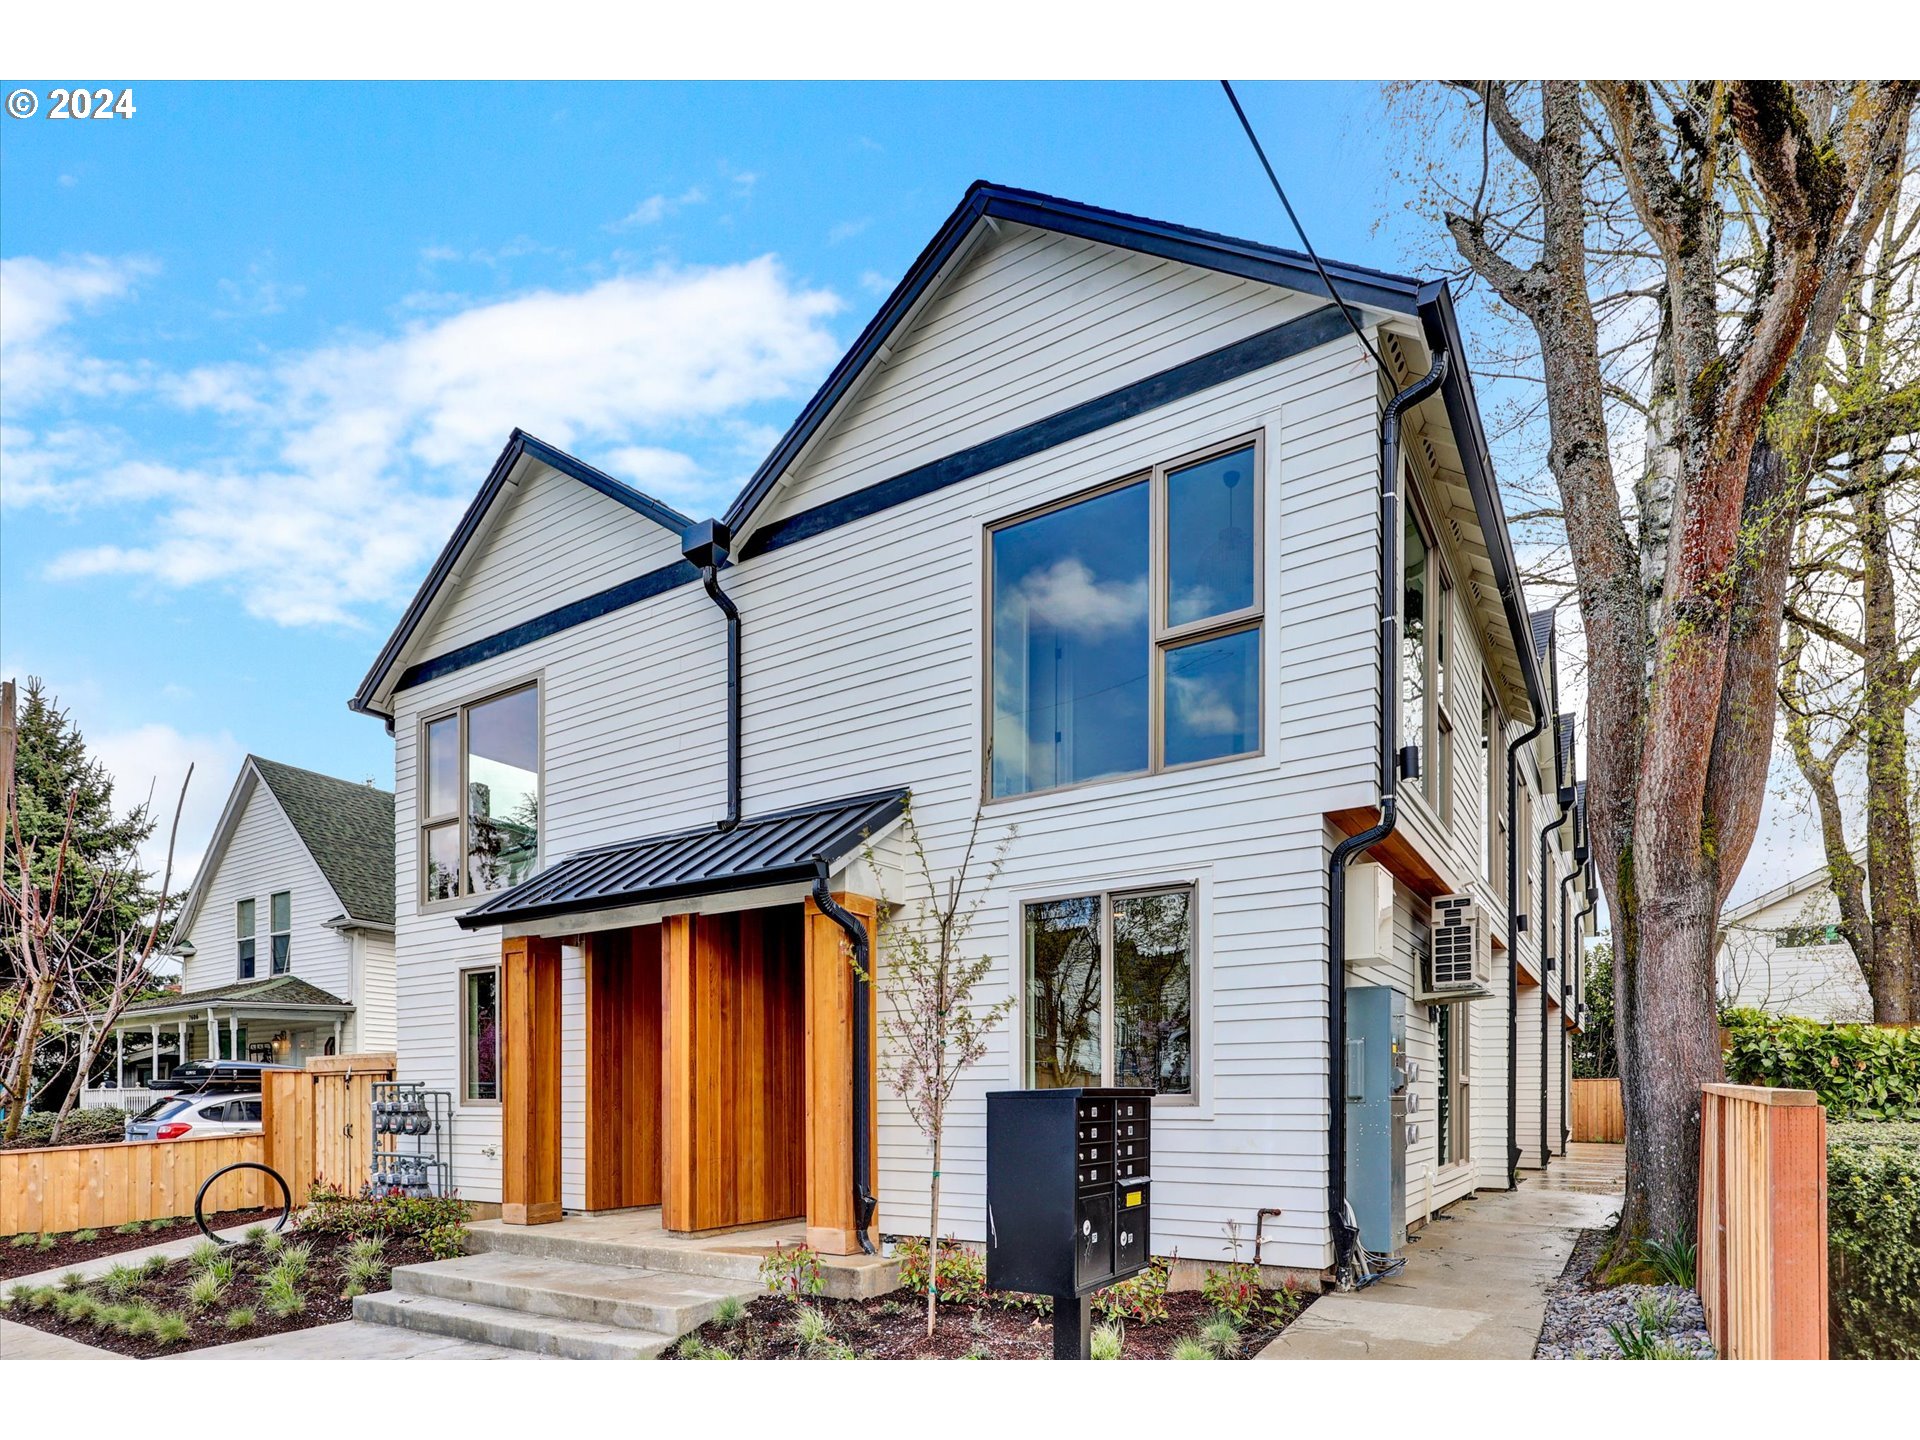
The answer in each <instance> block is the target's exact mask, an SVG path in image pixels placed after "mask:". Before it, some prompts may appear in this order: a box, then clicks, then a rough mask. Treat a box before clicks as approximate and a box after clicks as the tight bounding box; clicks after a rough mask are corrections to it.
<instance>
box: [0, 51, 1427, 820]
mask: <svg viewBox="0 0 1920 1440" xmlns="http://www.w3.org/2000/svg"><path fill="white" fill-rule="evenodd" d="M6 88H7V89H9V90H10V89H11V88H12V82H9V83H8V84H7V85H6ZM39 88H40V89H41V91H42V93H43V94H44V90H45V87H44V86H41V87H39ZM1242 96H1243V99H1244V101H1245V103H1246V104H1247V107H1248V109H1249V111H1250V112H1251V114H1252V115H1253V118H1254V120H1255V122H1256V124H1257V125H1258V126H1259V127H1260V129H1261V132H1262V136H1263V139H1264V140H1265V142H1266V144H1267V146H1268V149H1269V152H1270V153H1271V154H1272V156H1273V158H1274V161H1275V163H1276V165H1277V166H1278V168H1279V170H1280V172H1281V174H1282V177H1283V179H1284V180H1285V182H1286V183H1287V185H1288V187H1289V190H1290V192H1291V194H1292V197H1293V200H1294V203H1295V205H1296V207H1297V208H1298V209H1299V211H1300V213H1301V216H1302V218H1303V219H1304V221H1305V222H1306V224H1307V225H1308V227H1309V232H1310V233H1311V235H1312V237H1313V240H1314V243H1315V244H1316V246H1317V247H1318V248H1319V249H1320V250H1321V251H1322V252H1323V253H1324V254H1327V255H1330V256H1337V257H1340V258H1342V259H1348V260H1354V261H1359V262H1362V263H1368V264H1373V265H1378V266H1382V267H1386V268H1397V269H1405V268H1417V256H1418V255H1419V254H1421V253H1424V252H1426V251H1428V250H1430V247H1431V245H1432V242H1433V236H1432V235H1431V234H1430V233H1424V232H1423V230H1422V227H1421V222H1420V221H1418V220H1417V219H1416V218H1415V217H1414V216H1413V215H1412V213H1411V212H1410V211H1409V210H1407V209H1406V207H1405V206H1404V203H1403V199H1404V197H1403V196H1401V195H1399V194H1397V193H1396V192H1395V190H1394V186H1393V184H1392V182H1391V181H1390V179H1389V174H1390V170H1391V166H1392V165H1393V163H1394V161H1395V152H1396V151H1398V150H1400V149H1401V148H1403V147H1404V145H1405V143H1406V137H1405V136H1404V135H1397V134H1395V133H1394V132H1393V131H1392V130H1391V129H1390V128H1389V126H1388V125H1387V124H1386V122H1385V119H1384V115H1383V103H1382V99H1381V93H1380V89H1379V87H1378V86H1375V85H1372V84H1320V83H1287V84H1263V85H1248V86H1245V87H1243V88H1242ZM134 99H135V104H136V106H137V113H136V114H135V116H134V117H133V118H131V119H115V120H111V121H86V122H66V123H56V122H51V121H48V120H46V119H44V118H37V119H34V120H27V121H19V120H14V119H11V118H8V119H4V120H0V257H4V262H5V266H6V273H5V293H4V300H3V301H0V326H3V327H4V336H5V365H6V370H5V376H4V380H5V383H4V386H0V415H3V417H4V426H5V431H4V471H3V472H0V482H3V484H4V500H5V508H4V511H0V525H4V533H3V534H0V616H4V620H3V622H0V625H3V628H0V670H4V673H6V674H10V675H26V674H39V675H42V676H44V677H45V678H46V679H47V680H48V682H49V683H50V684H51V685H52V686H53V687H54V688H55V689H56V690H57V691H58V692H59V694H60V695H61V696H62V698H63V699H64V700H66V701H68V702H69V703H70V704H71V705H72V706H73V709H74V711H75V714H76V716H77V718H79V719H80V721H81V722H82V724H83V726H84V728H86V729H87V730H88V732H89V734H90V736H92V737H93V738H94V739H95V740H96V741H97V743H99V744H100V746H101V747H102V749H103V750H104V752H105V753H106V754H107V756H108V758H109V761H110V763H112V764H113V765H114V767H115V770H116V773H117V774H119V775H120V777H121V779H122V781H123V783H124V784H125V785H127V786H128V787H130V788H134V789H137V790H139V791H140V792H144V790H145V788H146V782H147V779H148V778H150V777H153V776H156V775H157V776H158V777H159V779H160V782H161V784H162V786H163V787H164V786H167V785H171V784H177V775H178V773H179V771H180V769H181V768H182V767H183V766H184V764H185V761H186V759H187V758H193V759H195V760H197V761H198V762H199V764H200V767H201V768H200V770H199V772H198V774H197V777H196V781H195V789H196V792H197V793H196V803H195V804H194V805H193V807H192V808H191V811H190V814H189V821H188V829H189V830H190V831H193V832H194V833H195V834H196V835H197V834H202V833H204V832H205V830H206V829H208V828H210V826H211V819H212V815H213V813H215V812H217V809H218V806H219V803H220V801H221V800H222V799H223V798H224V794H225V790H226V787H227V785H228V784H229V783H230V781H231V777H232V773H233V769H234V767H235V765H236V764H237V763H238V759H239V756H240V755H241V754H242V753H244V752H245V751H246V750H254V751H257V752H259V753H261V754H265V755H268V756H272V757H274V758H276V759H281V760H285V761H288V762H290V763H293V764H299V765H305V766H310V767H312V768H315V769H319V770H324V771H329V772H332V773H335V774H339V775H345V776H350V777H372V778H374V779H375V780H376V781H378V782H379V783H380V784H382V785H386V784H390V783H391V772H392V758H391V750H390V745H389V742H388V740H387V737H386V736H385V734H384V732H383V731H382V728H381V727H380V726H379V725H378V724H377V723H375V722H373V721H369V720H366V719H363V718H360V717H357V716H353V715H351V714H349V713H348V711H347V710H346V708H345V701H346V698H347V696H348V695H349V694H350V693H351V692H352V690H353V688H354V686H355V685H356V683H357V682H358V680H359V679H360V677H361V675H362V674H363V673H364V671H365V669H366V667H367V665H368V663H369V662H370V660H371V658H372V656H373V654H374V652H375V650H376V649H377V647H378V645H379V643H380V641H381V640H382V639H383V638H384V636H385V634H386V633H387V631H388V629H389V627H390V626H391V624H392V622H393V620H394V618H395V616H396V615H397V613H398V611H399V609H400V608H401V607H402V606H403V605H404V604H405V602H406V600H407V598H408V597H409V596H410V595H411V594H412V592H413V589H414V588H415V586H416V585H417V584H418V581H419V579H420V576H421V575H422V573H423V572H424V570H425V568H426V566H427V564H428V563H429V562H430V560H431V558H432V556H433V554H434V553H435V552H436V551H437V550H438V548H439V546H440V544H441V543H442V541H443V540H444V538H445V536H446V534H447V532H448V530H449V529H450V527H451V525H452V523H453V521H454V518H455V517H456V516H457V515H458V513H459V511H460V509H461V508H462V507H463V506H464V505H465V503H466V501H467V500H468V499H469V498H470V497H471V495H472V493H473V491H474V490H475V488H476V487H477V486H478V485H479V483H480V481H481V480H482V478H483V477H484V475H485V473H486V469H487V467H488V465H489V463H490V462H491V460H492V458H493V457H494V455H495V454H496V453H497V452H498V450H499V448H500V446H501V444H502V443H504V441H505V439H506V436H507V434H508V432H509V431H510V430H511V429H512V428H513V427H514V426H515V425H521V426H524V427H526V428H527V429H529V430H531V431H533V432H534V433H536V434H539V435H541V436H542V437H543V438H546V439H548V440H551V441H553V442H554V443H556V444H559V445H561V446H563V447H564V448H567V449H570V450H572V451H574V452H575V453H577V454H580V455H582V456H584V457H585V458H587V459H589V460H592V461H594V462H595V463H597V464H600V465H602V466H604V467H605V468H607V469H608V470H610V471H611V472H613V473H614V474H616V475H619V476H621V477H623V478H626V479H629V480H631V481H633V482H634V483H636V484H639V485H640V486H641V487H642V488H644V489H647V490H650V491H652V492H653V493H656V494H659V495H661V496H662V497H663V498H665V499H668V500H669V501H671V502H672V503H674V504H676V505H678V506H679V507H680V508H682V509H684V510H687V511H689V512H690V513H694V514H706V513H712V512H714V511H717V510H718V509H719V508H721V507H722V506H723V505H724V504H725V502H726V500H727V499H728V498H730V496H731V495H732V494H733V493H734V491H735V489H736V488H737V486H738V485H739V483H740V481H741V480H742V479H743V478H744V477H745V476H746V475H747V474H748V473H749V472H750V471H751V470H752V468H753V467H754V465H755V464H756V463H757V462H758V460H759V459H760V458H761V457H762V456H763V455H764V453H765V451H766V449H767V448H768V447H769V445H770V444H771V442H772V440H773V439H774V438H775V437H776V436H777V435H778V433H779V432H780V431H781V430H782V429H783V428H784V427H785V426H786V424H787V423H788V421H789V420H790V419H791V418H792V416H793V415H794V413H795V412H796V410H797V409H798V407H799V405H800V404H801V403H802V402H803V400H804V399H805V397H806V395H807V394H809V393H810V392H811V390H812V389H813V387H814V385H815V384H817V383H818V381H819V379H820V378H821V376H822V375H824V373H825V372H826V370H827V369H828V368H829V367H830V366H831V364H832V363H833V361H834V360H835V359H836V358H837V356H838V354H839V353H840V351H841V349H842V348H843V347H844V346H845V345H846V344H847V343H848V342H849V341H850V340H851V339H852V338H853V336H854V335H855V334H856V333H857V332H858V330H859V329H860V327H861V326H862V325H863V324H864V323H865V321H866V319H867V318H868V316H869V315H870V314H871V313H872V311H873V309H874V307H875V306H876V305H877V304H878V302H879V300H880V298H881V296H882V295H884V293H885V292H886V290H887V289H889V288H890V287H891V285H892V284H893V283H894V281H895V280H896V279H897V278H898V276H899V275H900V274H901V272H902V271H903V270H904V269H905V267H906V266H907V265H908V264H909V263H910V262H911V260H912V259H913V257H914V255H915V254H916V253H917V252H918V251H919V249H920V248H921V246H922V245H924V244H925V242H926V241H927V239H928V238H929V237H930V236H931V234H932V232H933V231H934V229H935V227H936V226H937V225H938V224H939V223H940V221H941V220H942V219H943V218H944V217H945V215H946V214H947V212H948V211H949V210H950V209H951V208H952V207H953V205H954V204H955V203H956V202H957V201H958V200H959V198H960V196H961V194H962V193H963V192H964V190H965V188H966V186H967V185H968V183H969V182H971V181H972V180H974V179H976V178H981V177H985V178H988V179H993V180H997V181H1001V182H1004V183H1008V184H1014V185H1021V186H1026V187H1030V188H1034V189H1040V190H1047V191H1051V192H1054V193H1057V194H1062V195H1067V196H1071V197H1073V198H1076V199H1081V200H1086V201H1090V202H1093V203H1097V204H1102V205H1107V206H1112V207H1115V208H1119V209H1124V210H1131V211H1136V212H1139V213H1143V214H1147V215H1152V216H1155V217H1159V218H1163V219H1169V220H1176V221H1180V222H1183V223H1187V224H1193V225H1199V226H1203V227H1207V228H1211V229H1217V230H1222V231H1226V232H1228V233H1232V234H1238V235H1245V236H1251V237H1255V238H1261V239H1269V240H1274V241H1277V242H1280V243H1285V244H1292V243H1293V237H1292V235H1291V233H1290V231H1289V230H1288V229H1287V228H1286V225H1285V220H1284V216H1283V215H1282V214H1281V212H1280V210H1279V207H1278V205H1277V203H1276V202H1275V200H1274V199H1273V196H1272V194H1271V192H1270V191H1269V190H1268V189H1267V188H1266V187H1265V185H1264V183H1263V181H1262V179H1261V177H1260V175H1259V173H1258V171H1257V169H1256V168H1255V165H1254V161H1253V158H1252V156H1251V154H1250V152H1249V151H1248V149H1247V147H1246V145H1245V141H1244V139H1243V138H1242V137H1241V135H1240V133H1239V131H1238V128H1237V125H1236V123H1235V121H1234V119H1233V116H1232V113H1231V111H1230V110H1229V109H1228V107H1227V105H1226V103H1225V100H1224V98H1223V97H1222V95H1221V94H1220V92H1219V89H1218V87H1217V86H1215V85H1213V84H1210V83H1180V84H1140V85H1121V84H1057V85H1029V84H1014V83H994V84H970V85H969V84H953V85H914V84H861V85H830V84H813V85H789V84H753V85H748V84H728V85H714V84H704V85H703V84H651V85H638V84H634V85H614V84H575V83H565V84H456V83H448V84H412V85H406V84H239V83H201V84H193V83H167V84H138V85H136V86H135V87H134ZM196 845H197V842H196ZM190 848H192V847H190Z"/></svg>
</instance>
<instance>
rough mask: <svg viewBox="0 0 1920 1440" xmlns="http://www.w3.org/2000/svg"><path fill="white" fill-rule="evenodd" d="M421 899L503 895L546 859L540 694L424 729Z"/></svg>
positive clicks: (444, 718)
mask: <svg viewBox="0 0 1920 1440" xmlns="http://www.w3.org/2000/svg"><path fill="white" fill-rule="evenodd" d="M419 772H420V781H419V797H420V801H419V804H420V899H421V903H422V904H423V905H428V906H432V905H439V904H445V903H448V902H452V901H458V900H462V899H466V898H468V897H470V896H474V895H484V894H487V893H489V892H491V891H495V890H504V889H506V888H507V887H508V886H511V885H516V884H518V883H519V882H520V881H522V880H524V879H525V878H526V877H527V876H528V875H530V874H531V873H532V872H533V867H534V864H535V863H536V861H537V859H538V857H539V853H540V688H539V685H538V684H537V683H535V684H527V685H520V686H516V687H515V688H513V689H511V690H507V691H504V692H502V693H500V694H496V695H489V696H487V697H485V698H484V699H480V700H474V701H470V702H468V703H467V704H464V705H461V706H458V707H457V708H455V709H452V710H448V711H446V712H445V713H442V714H438V715H432V716H429V717H428V718H427V719H426V720H425V721H423V722H422V724H421V726H420V758H419Z"/></svg>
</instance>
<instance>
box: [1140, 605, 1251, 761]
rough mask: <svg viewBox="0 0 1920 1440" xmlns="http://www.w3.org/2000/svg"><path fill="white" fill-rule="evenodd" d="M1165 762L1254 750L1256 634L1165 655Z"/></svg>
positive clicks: (1234, 634)
mask: <svg viewBox="0 0 1920 1440" xmlns="http://www.w3.org/2000/svg"><path fill="white" fill-rule="evenodd" d="M1166 653H1167V660H1166V665H1167V689H1166V695H1167V700H1166V706H1167V708H1166V716H1165V719H1164V722H1163V723H1164V725H1165V728H1166V740H1165V750H1166V763H1167V764H1168V765H1190V764H1192V763H1193V762H1195V761H1197V760H1218V759H1221V758H1222V757H1223V756H1227V755H1244V754H1246V753H1247V752H1248V751H1249V750H1257V749H1258V748H1259V747H1260V632H1259V630H1257V629H1254V630H1235V631H1232V632H1231V633H1229V634H1226V635H1221V636H1218V637H1216V638H1214V639H1211V640H1198V641H1195V642H1194V643H1192V644H1190V645H1179V646H1175V647H1174V648H1172V649H1170V650H1168V651H1167V652H1166Z"/></svg>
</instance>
